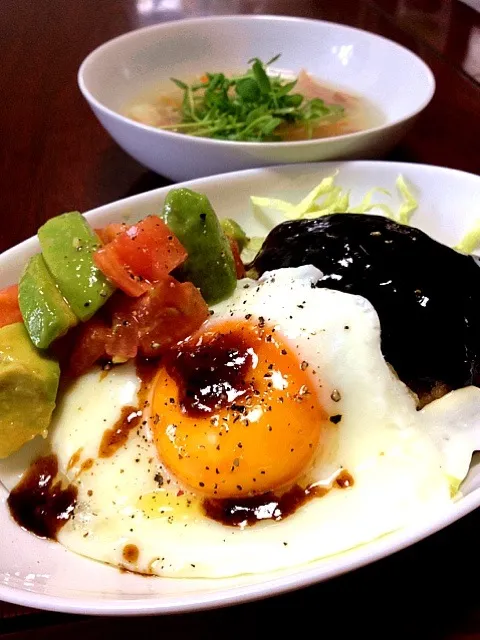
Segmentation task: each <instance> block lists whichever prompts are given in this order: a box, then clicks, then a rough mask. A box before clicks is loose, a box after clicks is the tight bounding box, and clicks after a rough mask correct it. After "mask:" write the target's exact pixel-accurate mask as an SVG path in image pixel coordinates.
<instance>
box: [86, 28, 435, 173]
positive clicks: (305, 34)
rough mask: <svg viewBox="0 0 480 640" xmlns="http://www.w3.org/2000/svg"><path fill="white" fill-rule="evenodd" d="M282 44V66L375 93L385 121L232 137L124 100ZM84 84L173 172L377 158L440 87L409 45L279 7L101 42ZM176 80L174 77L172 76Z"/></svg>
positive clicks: (118, 126) (110, 119) (149, 160)
mask: <svg viewBox="0 0 480 640" xmlns="http://www.w3.org/2000/svg"><path fill="white" fill-rule="evenodd" d="M277 53H281V54H282V55H281V58H280V60H279V61H278V63H277V64H278V65H279V67H278V70H284V71H287V70H288V71H290V72H293V73H295V74H297V73H298V72H299V71H300V70H301V69H306V70H307V71H309V72H310V73H311V74H312V75H313V76H315V77H317V78H318V79H320V80H323V81H325V82H326V83H329V84H334V85H337V86H339V87H341V88H343V89H345V90H346V91H347V92H352V93H354V94H358V95H360V96H363V97H365V98H366V99H367V100H369V101H370V102H371V103H372V104H373V105H374V106H375V107H377V109H378V110H379V111H380V112H381V114H382V116H381V118H382V120H381V124H380V125H378V126H376V127H374V128H372V129H368V130H366V131H362V132H359V133H353V134H348V135H343V136H338V137H332V138H325V139H317V140H307V141H302V142H280V143H278V142H277V143H263V142H261V143H258V142H230V141H223V140H211V139H205V138H195V137H189V136H186V135H183V134H179V133H173V132H169V131H162V130H160V129H156V128H154V127H150V126H146V125H142V124H139V123H138V122H135V121H133V120H131V119H129V118H127V117H125V116H124V115H122V113H124V111H125V108H126V106H127V105H129V104H131V103H132V101H134V100H135V99H136V98H137V97H138V96H139V95H141V94H142V92H145V90H147V89H149V88H151V87H154V86H155V85H158V84H159V83H162V82H164V81H168V79H169V78H170V77H171V76H174V77H177V78H190V77H192V76H194V75H196V74H198V75H200V74H202V73H204V72H205V71H214V70H220V71H222V70H223V71H227V72H228V71H232V70H236V69H244V68H246V65H247V61H248V60H249V59H250V58H252V57H259V58H261V59H262V60H269V59H270V58H272V57H273V56H274V55H276V54H277ZM78 80H79V85H80V89H81V91H82V93H83V95H84V96H85V98H86V99H87V100H88V102H89V104H90V106H91V107H92V109H93V111H94V113H95V115H96V116H97V118H98V119H99V120H100V122H101V123H102V125H103V126H104V127H105V129H106V130H107V131H108V132H109V133H110V134H111V136H112V137H113V138H114V139H115V140H116V141H117V142H118V144H119V145H120V146H121V147H122V148H123V149H124V150H125V151H126V152H127V153H129V154H130V155H131V156H133V157H134V158H135V159H136V160H138V161H139V162H141V163H142V164H144V165H145V166H146V167H148V168H150V169H152V170H153V171H156V172H158V173H160V174H163V175H165V176H168V177H169V178H172V179H173V180H186V179H190V178H197V177H201V176H206V175H211V174H214V173H220V172H224V171H236V170H239V169H246V168H251V167H260V166H267V165H274V164H279V163H292V162H309V161H316V160H330V159H340V158H373V157H378V156H380V155H382V154H383V153H385V152H386V151H387V150H389V149H390V148H391V147H392V146H393V145H395V144H396V143H397V142H398V141H399V140H400V138H401V137H402V136H403V135H404V134H405V132H406V130H407V129H408V127H409V126H410V125H411V124H412V123H413V121H414V119H415V117H416V116H417V115H418V114H419V113H420V112H421V111H422V109H424V108H425V107H426V105H427V104H428V103H429V101H430V99H431V98H432V96H433V93H434V89H435V82H434V78H433V75H432V73H431V71H430V69H429V68H428V67H427V66H426V65H425V64H424V63H423V62H422V61H421V60H420V59H419V58H418V57H417V56H415V55H414V54H413V53H411V52H410V51H408V50H407V49H405V48H403V47H401V46H399V45H398V44H395V43H394V42H391V41H390V40H386V39H384V38H381V37H379V36H376V35H373V34H371V33H367V32H365V31H360V30H358V29H353V28H351V27H346V26H342V25H338V24H333V23H329V22H321V21H317V20H305V19H300V18H288V17H275V16H220V17H209V18H196V19H190V20H180V21H176V22H168V23H164V24H159V25H155V26H153V27H147V28H145V29H139V30H138V31H133V32H131V33H127V34H125V35H122V36H120V37H118V38H115V39H114V40H111V41H110V42H107V43H106V44H104V45H102V46H101V47H99V48H98V49H96V50H95V51H93V53H91V54H90V55H89V56H88V57H87V58H86V60H85V61H84V62H83V64H82V66H81V67H80V71H79V76H78ZM172 86H173V85H172Z"/></svg>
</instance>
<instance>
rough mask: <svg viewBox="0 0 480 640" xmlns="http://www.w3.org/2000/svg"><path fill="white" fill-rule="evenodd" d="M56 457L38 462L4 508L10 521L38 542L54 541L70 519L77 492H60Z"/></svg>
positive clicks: (73, 490)
mask: <svg viewBox="0 0 480 640" xmlns="http://www.w3.org/2000/svg"><path fill="white" fill-rule="evenodd" d="M57 474H58V460H57V456H56V455H49V456H45V457H43V458H38V459H37V460H35V462H34V463H33V464H32V465H31V466H30V468H29V469H28V470H27V471H26V473H25V475H24V476H23V478H22V479H21V480H20V482H19V483H18V484H17V486H16V487H15V488H14V489H13V490H12V491H11V492H10V495H9V496H8V500H7V504H8V507H9V509H10V513H11V515H12V517H13V519H14V520H15V521H16V522H17V524H19V525H20V526H21V527H22V528H23V529H26V530H27V531H30V532H32V533H34V534H35V535H37V536H39V537H40V538H49V539H51V540H56V538H57V534H58V532H59V531H60V529H61V528H62V527H63V526H64V525H65V524H66V522H67V521H68V520H69V518H71V517H72V515H73V512H74V509H75V505H76V502H77V488H76V487H74V486H72V485H69V486H67V487H65V488H62V483H61V481H60V480H58V481H56V476H57Z"/></svg>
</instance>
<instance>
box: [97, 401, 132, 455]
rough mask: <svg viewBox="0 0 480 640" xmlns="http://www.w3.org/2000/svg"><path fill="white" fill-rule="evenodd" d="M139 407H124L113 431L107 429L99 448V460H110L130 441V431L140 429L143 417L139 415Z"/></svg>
mask: <svg viewBox="0 0 480 640" xmlns="http://www.w3.org/2000/svg"><path fill="white" fill-rule="evenodd" d="M138 412H139V410H138V407H132V406H126V407H122V411H121V414H120V417H119V419H118V420H117V422H116V423H115V424H114V425H113V427H112V428H111V429H106V430H105V433H104V434H103V438H102V441H101V442H100V446H99V448H98V457H99V458H110V457H111V456H113V455H114V454H115V453H116V452H117V451H118V449H120V447H121V446H123V445H124V444H125V443H126V441H127V440H128V436H129V435H130V431H132V429H135V428H137V427H138V425H139V423H140V421H141V419H142V416H141V415H137V414H138Z"/></svg>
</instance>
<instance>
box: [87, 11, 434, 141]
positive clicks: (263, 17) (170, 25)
mask: <svg viewBox="0 0 480 640" xmlns="http://www.w3.org/2000/svg"><path fill="white" fill-rule="evenodd" d="M237 21H244V22H247V23H248V22H256V21H266V22H269V21H270V22H294V23H295V22H296V23H303V24H310V25H314V24H315V25H319V24H320V25H323V26H326V27H327V28H328V27H330V28H332V29H338V28H340V29H342V30H345V31H347V32H353V33H360V34H362V35H363V36H367V37H369V38H372V39H373V40H376V41H379V42H384V43H386V44H388V45H389V46H393V47H394V48H396V49H397V51H398V52H399V53H402V55H404V56H407V57H410V59H411V60H412V61H414V62H415V64H417V65H418V68H419V70H420V69H421V70H422V72H423V74H424V77H425V85H426V87H427V88H428V92H427V95H426V97H425V98H424V100H423V101H422V102H421V103H420V104H419V105H417V107H416V108H415V109H414V110H412V111H411V112H410V113H408V114H406V115H404V116H402V117H399V118H396V119H393V120H390V121H388V122H385V123H383V124H380V125H378V126H376V127H369V128H367V129H363V130H362V131H356V132H354V133H346V134H342V135H339V136H328V137H326V138H313V139H311V140H287V141H281V142H251V141H237V140H218V139H216V138H203V137H201V136H189V135H188V134H185V133H181V132H177V131H168V130H165V129H161V128H159V127H153V126H151V125H146V124H142V123H141V122H137V121H136V120H133V119H132V118H128V117H127V116H124V115H122V114H121V113H119V112H118V111H115V110H114V109H111V108H110V107H107V106H106V105H105V104H103V102H101V101H100V100H98V99H97V98H96V97H95V96H94V95H93V93H92V92H91V91H90V89H89V88H88V87H87V82H86V80H85V73H86V69H87V68H88V67H89V66H91V65H92V64H95V59H96V57H97V56H99V55H100V54H101V53H102V52H103V51H105V50H106V49H108V48H110V47H112V46H115V45H116V44H117V43H118V42H119V41H122V40H124V41H126V40H132V39H134V38H135V37H137V36H138V34H139V33H149V32H153V31H157V30H158V31H162V30H167V29H175V28H178V27H179V26H180V25H182V26H184V25H187V27H188V26H191V27H194V26H195V25H198V24H207V23H212V22H218V23H226V22H237ZM77 82H78V86H79V89H80V91H81V93H82V95H83V97H84V98H85V100H86V101H87V102H88V103H89V105H90V107H91V108H92V109H93V110H94V111H95V110H98V111H100V112H102V113H103V114H104V115H106V116H108V117H110V118H113V119H114V120H115V121H117V122H120V123H122V124H127V125H130V126H132V127H134V128H138V129H140V130H144V131H147V132H148V131H150V132H155V134H154V135H160V136H166V137H167V139H171V140H172V141H175V140H177V142H179V143H181V142H182V141H184V142H187V141H188V143H190V144H193V145H207V146H210V147H212V148H215V147H218V148H222V147H223V148H227V149H228V148H230V149H235V148H237V149H239V148H240V147H241V146H242V145H245V148H248V149H267V150H268V149H271V150H272V151H273V150H279V149H288V148H290V149H293V148H295V149H297V148H305V147H307V148H308V147H314V146H317V147H318V146H324V145H328V144H331V143H332V141H337V140H338V141H348V140H351V139H358V138H359V137H364V136H368V135H370V134H371V133H377V132H381V131H387V130H388V129H390V128H392V127H395V126H397V125H399V124H401V123H404V122H407V121H409V120H412V119H413V118H415V117H416V116H417V115H419V114H420V113H421V112H422V111H423V110H424V109H425V108H426V107H427V106H428V104H429V103H430V102H431V100H432V98H433V96H434V94H435V89H436V82H435V76H434V74H433V72H432V70H431V69H430V67H429V66H428V65H427V63H426V62H424V61H423V60H422V59H421V58H420V56H418V55H417V54H416V53H414V52H413V51H411V50H410V49H408V48H407V47H404V46H403V45H401V44H398V43H397V42H395V41H394V40H390V39H389V38H385V37H384V36H380V35H378V34H376V33H373V32H370V31H365V30H364V29H359V28H357V27H351V26H349V25H345V24H341V23H338V22H331V21H328V20H316V19H313V18H302V17H297V16H287V15H268V14H240V15H218V16H201V17H195V18H181V19H178V20H168V21H165V22H160V23H157V24H153V25H148V26H146V27H141V28H139V29H133V30H131V31H127V32H125V33H123V34H120V35H118V36H116V37H114V38H112V39H110V40H107V42H104V43H103V44H101V45H99V46H98V47H96V48H95V49H93V51H91V52H90V53H89V54H88V55H87V57H86V58H85V59H84V60H83V62H82V63H81V65H80V67H79V69H78V73H77Z"/></svg>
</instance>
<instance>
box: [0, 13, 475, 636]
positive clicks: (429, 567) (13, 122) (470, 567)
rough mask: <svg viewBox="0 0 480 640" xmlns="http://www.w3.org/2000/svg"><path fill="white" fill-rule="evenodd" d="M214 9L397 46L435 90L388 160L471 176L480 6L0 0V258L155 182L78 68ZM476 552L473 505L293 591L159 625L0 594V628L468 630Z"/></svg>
mask: <svg viewBox="0 0 480 640" xmlns="http://www.w3.org/2000/svg"><path fill="white" fill-rule="evenodd" d="M176 6H177V7H178V8H176V9H174V8H172V7H176ZM213 13H216V14H224V13H276V14H283V15H290V14H291V15H298V16H305V17H311V18H317V19H325V20H330V21H335V22H341V23H345V24H349V25H353V26H356V27H360V28H362V29H365V30H368V31H372V32H374V33H378V34H381V35H383V36H386V37H388V38H391V39H392V40H395V41H397V42H399V43H401V44H403V45H405V46H407V47H408V48H410V49H411V50H413V51H415V52H416V53H417V54H418V55H420V56H421V57H422V58H423V59H424V60H425V62H427V64H429V65H430V67H431V69H432V71H433V72H434V74H435V77H436V81H437V91H436V94H435V97H434V98H433V100H432V102H431V104H430V105H429V107H428V108H427V109H426V110H425V112H424V114H423V115H422V116H421V117H420V119H419V120H418V122H417V124H416V125H415V127H414V129H412V131H411V132H410V133H409V134H408V136H407V138H406V139H405V140H404V141H403V142H402V143H401V144H400V145H399V146H398V148H397V149H395V151H394V152H393V153H392V154H391V155H390V156H389V157H390V158H391V159H397V160H406V161H414V162H424V163H429V164H436V165H444V166H448V167H454V168H457V169H463V170H467V171H471V172H474V173H480V86H479V84H478V83H479V82H480V13H478V12H476V11H475V10H474V9H472V8H470V7H469V6H467V5H465V4H463V3H461V2H458V1H457V0H291V1H290V0H229V1H227V0H225V1H222V0H185V1H184V2H182V1H181V0H179V1H178V2H177V3H175V2H171V1H170V2H166V1H165V0H1V2H0V42H1V44H2V46H1V57H0V96H1V97H0V214H1V221H2V226H1V227H2V231H1V233H0V251H3V250H5V249H7V248H8V247H10V246H12V245H14V244H16V243H18V242H20V241H21V240H23V239H25V238H27V237H28V236H30V235H32V234H34V233H35V231H36V229H37V228H38V226H39V225H40V224H41V223H42V222H43V221H44V220H46V219H47V218H48V217H50V216H53V215H56V214H58V213H61V212H62V211H67V210H71V209H79V210H81V211H85V210H88V209H90V208H92V207H95V206H98V205H101V204H105V203H107V202H110V201H112V200H116V199H118V198H123V197H125V196H128V195H131V194H134V193H139V192H141V191H146V190H149V189H153V188H156V187H159V186H163V185H165V184H168V181H167V180H166V179H164V178H162V177H161V176H157V175H155V174H153V173H151V172H149V171H147V170H146V169H144V168H143V167H142V166H140V165H139V164H138V163H136V162H135V161H134V160H132V159H130V158H129V157H128V156H127V155H125V153H124V152H123V151H121V150H120V149H119V148H118V147H117V146H116V145H115V144H114V143H113V142H112V141H111V140H110V138H109V137H108V136H107V134H106V133H105V132H104V131H103V129H102V128H101V127H100V125H99V124H98V123H97V121H96V120H95V118H94V117H93V115H92V114H91V113H90V111H89V109H88V107H87V105H86V104H85V102H84V101H83V99H82V97H81V95H80V92H79V91H78V89H77V84H76V73H77V70H78V67H79V65H80V63H81V61H82V59H83V58H84V57H85V56H86V55H87V54H88V53H89V52H90V51H91V50H92V49H93V48H95V47H96V46H97V45H99V44H101V43H102V42H105V41H106V40H108V39H110V38H112V37H113V36H116V35H118V34H121V33H124V32H126V31H129V30H131V29H135V28H137V27H141V26H146V25H148V24H153V23H156V22H160V21H164V20H171V19H179V18H181V17H183V16H193V15H208V14H213ZM479 207H480V203H479ZM479 211H480V208H479ZM0 544H1V532H0ZM479 549H480V512H479V513H473V514H471V515H470V516H468V517H466V518H464V519H463V520H462V521H461V522H458V523H456V524H455V525H453V526H451V527H449V528H448V529H447V530H445V531H443V532H440V533H438V534H437V535H435V536H433V537H431V538H430V539H428V540H425V541H424V542H422V543H420V544H417V545H415V546H414V547H412V548H410V549H408V550H406V551H403V552H401V553H398V554H396V555H395V556H393V557H391V558H388V559H386V560H383V561H381V562H378V563H376V564H374V565H372V566H370V567H367V568H364V569H361V570H359V571H356V572H354V573H352V574H350V575H346V576H343V577H340V578H337V579H335V580H333V581H330V582H328V583H325V584H321V585H317V586H315V587H311V588H309V589H306V590H303V591H299V592H296V593H294V594H289V595H285V596H280V597H276V598H272V599H269V600H266V601H262V602H258V603H252V604H248V605H242V606H238V607H233V608H229V609H223V610H218V611H210V612H204V613H194V614H189V615H177V616H171V617H166V618H161V619H160V618H131V619H127V620H125V619H120V618H89V617H75V616H68V615H62V614H55V613H45V612H39V611H33V610H28V609H24V608H21V607H17V606H13V605H9V604H6V603H0V636H4V637H8V638H12V639H13V638H15V639H21V638H38V639H43V638H49V639H51V638H53V639H56V638H64V637H68V638H71V639H72V640H74V639H75V638H80V637H82V638H83V637H88V638H90V639H91V640H94V639H96V638H103V637H108V636H109V635H110V634H112V635H113V634H122V633H125V637H127V634H128V635H135V636H136V637H144V636H145V637H146V636H149V635H151V634H159V635H160V634H161V636H162V637H163V638H170V637H171V638H190V637H191V638H193V637H195V638H201V639H203V638H217V637H218V638H220V637H230V638H237V637H238V638H240V637H242V638H243V637H247V638H257V637H258V638H260V637H264V636H265V635H266V634H269V635H270V634H271V636H272V637H273V636H274V635H278V634H282V631H283V632H284V631H285V629H286V628H287V623H289V622H292V629H298V631H295V633H298V632H299V631H300V632H301V631H303V630H304V633H305V634H307V633H308V634H310V633H315V634H324V633H327V632H328V633H329V634H330V633H334V634H335V635H336V637H339V638H343V637H357V636H360V635H365V634H366V635H367V636H370V637H371V636H382V637H385V638H390V637H404V638H407V637H411V638H412V637H415V638H416V637H422V638H427V637H428V638H430V637H431V638H449V639H453V638H456V639H460V638H461V639H463V640H466V639H467V638H468V639H471V638H480V586H478V583H477V582H476V581H477V575H478V573H479V570H480V559H479V558H480V554H479Z"/></svg>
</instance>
